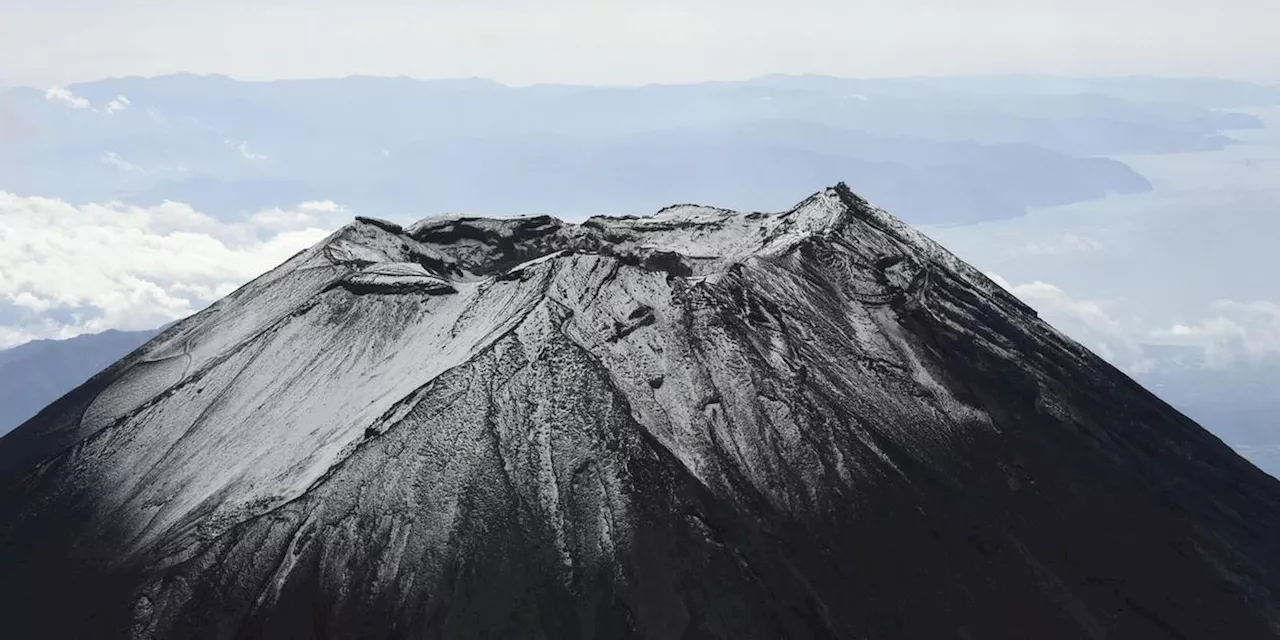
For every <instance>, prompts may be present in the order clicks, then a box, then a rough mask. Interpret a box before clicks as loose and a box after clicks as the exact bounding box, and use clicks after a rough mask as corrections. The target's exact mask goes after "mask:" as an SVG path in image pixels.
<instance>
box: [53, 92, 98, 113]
mask: <svg viewBox="0 0 1280 640" xmlns="http://www.w3.org/2000/svg"><path fill="white" fill-rule="evenodd" d="M44 99H45V100H48V101H49V102H52V103H54V104H61V105H66V106H68V107H71V108H72V109H89V108H91V107H92V106H93V105H91V104H89V101H88V100H85V99H84V98H81V97H80V96H77V95H76V94H74V93H71V91H70V90H69V89H67V88H65V87H53V88H51V89H49V90H48V91H46V92H44Z"/></svg>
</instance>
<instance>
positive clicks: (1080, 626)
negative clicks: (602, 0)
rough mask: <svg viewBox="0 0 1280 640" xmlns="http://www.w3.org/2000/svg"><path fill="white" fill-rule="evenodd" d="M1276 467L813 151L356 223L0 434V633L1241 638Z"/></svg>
mask: <svg viewBox="0 0 1280 640" xmlns="http://www.w3.org/2000/svg"><path fill="white" fill-rule="evenodd" d="M1278 525H1280V484H1277V481H1275V480H1274V479H1272V478H1270V477H1269V476H1267V475H1265V474H1263V473H1262V472H1260V471H1258V470H1257V469H1256V468H1254V467H1253V466H1252V465H1250V464H1249V463H1248V462H1246V461H1244V460H1243V459H1241V458H1240V457H1239V456H1237V455H1236V454H1235V453H1234V452H1232V451H1231V450H1230V449H1229V448H1228V447H1226V446H1225V445H1224V444H1223V443H1222V442H1220V441H1219V440H1217V439H1216V438H1214V437H1213V436H1211V435H1210V434H1208V433H1207V432H1205V431H1204V430H1203V429H1201V428H1200V427H1199V426H1197V425H1196V424H1194V423H1193V422H1192V421H1190V420H1188V419H1187V418H1185V417H1183V416H1182V415H1180V414H1178V413H1177V412H1176V411H1174V410H1172V409H1171V408H1169V407H1168V406H1167V405H1165V404H1164V403H1163V402H1161V401H1160V400H1158V399H1157V398H1156V397H1154V396H1152V395H1151V394H1149V393H1148V392H1147V391H1145V390H1143V389H1142V388H1141V387H1140V386H1138V385H1137V384H1136V383H1134V382H1133V381H1131V380H1130V379H1129V378H1127V377H1125V376H1124V375H1123V374H1121V373H1120V372H1118V371H1116V370H1115V369H1113V368H1112V367H1111V366H1109V365H1107V364H1106V363H1105V362H1103V361H1102V360H1101V359H1099V358H1098V357H1096V356H1094V355H1093V354H1092V353H1090V352H1089V351H1087V350H1086V349H1084V348H1082V347H1080V346H1079V345H1077V344H1075V343H1074V342H1072V341H1071V340H1069V339H1067V338H1065V337H1063V336H1062V335H1061V334H1059V333H1058V332H1056V331H1054V330H1053V329H1052V328H1051V327H1049V326H1048V325H1046V324H1045V323H1044V322H1042V321H1041V320H1040V319H1039V318H1037V316H1036V314H1035V313H1034V312H1033V311H1032V310H1031V309H1029V308H1028V307H1026V306H1024V305H1023V304H1021V303H1020V302H1019V301H1018V300H1016V299H1015V298H1014V297H1012V296H1011V295H1009V294H1008V293H1007V292H1005V291H1004V290H1002V289H1001V288H999V287H998V286H996V285H995V284H993V283H992V282H990V281H989V280H988V279H987V278H985V277H984V276H983V275H982V274H980V273H978V272H977V271H976V270H974V269H973V268H971V267H969V266H968V265H966V264H964V263H963V262H961V261H959V260H958V259H956V258H955V257H954V256H952V255H951V254H949V253H948V252H946V251H945V250H943V249H942V248H940V247H939V246H937V245H936V244H934V243H933V242H931V241H930V240H928V239H927V238H925V237H923V236H921V235H920V234H919V233H917V232H915V231H914V230H912V229H911V228H910V227H908V226H906V225H904V224H902V223H900V222H898V221H897V220H895V219H894V218H893V217H891V216H890V215H888V214H886V213H885V212H883V211H881V210H878V209H876V208H874V207H872V206H870V205H868V204H867V203H866V202H864V201H863V200H861V199H859V198H858V197H857V196H855V195H854V194H853V193H851V192H850V191H849V189H848V188H846V187H844V186H843V185H840V186H837V187H834V188H831V189H827V190H825V191H823V192H821V193H818V194H816V195H814V196H812V197H810V198H808V199H807V200H805V201H804V202H802V203H801V204H799V205H797V206H796V207H795V208H794V209H792V210H790V211H786V212H781V213H735V212H731V211H725V210H720V209H714V208H707V207H698V206H687V205H686V206H677V207H672V208H669V209H666V210H664V211H662V212H660V213H658V214H657V215H655V216H652V217H643V218H639V217H637V218H608V217H597V218H591V219H589V220H587V221H585V222H583V223H581V224H569V223H565V222H561V221H559V220H557V219H554V218H550V217H527V218H517V219H483V218H467V217H448V218H429V219H426V220H424V221H422V222H419V223H417V224H415V225H412V226H409V227H407V228H401V227H400V226H398V225H394V224H391V223H387V222H383V221H378V220H372V219H358V220H357V221H355V222H353V223H352V224H350V225H348V226H346V227H344V228H343V229H341V230H339V231H337V232H336V233H334V234H333V235H332V236H331V237H330V238H328V239H327V240H325V241H324V242H322V243H321V244H319V245H317V246H316V247H313V248H311V249H308V250H306V251H303V252H301V253H299V254H298V255H296V256H294V257H293V258H291V259H290V260H289V261H287V262H286V263H284V264H283V265H281V266H280V267H278V268H277V269H275V270H273V271H271V272H270V273H267V274H266V275H264V276H262V277H260V278H258V279H257V280H255V281H253V282H252V283H250V284H248V285H246V286H245V287H243V288H241V289H240V290H238V291H236V292H235V293H233V294H231V295H230V296H228V297H227V298H225V299H223V300H221V301H219V302H218V303H216V304H214V305H213V306H211V307H210V308H208V309H207V310H205V311H203V312H201V313H199V314H197V315H195V316H193V317H191V318H189V319H187V320H185V321H183V322H181V323H178V324H177V325H175V326H173V327H172V328H170V329H168V330H167V331H165V332H164V333H163V334H161V335H160V336H158V337H157V338H155V339H154V340H152V341H151V342H149V343H148V344H147V345H145V346H144V347H142V348H141V349H139V350H138V351H136V352H135V353H133V354H131V355H130V356H128V357H127V358H125V359H124V360H121V361H120V362H118V363H116V364H115V365H113V366H111V367H110V368H108V369H107V370H105V371H103V372H102V373H101V374H99V375H98V376H96V377H95V378H93V379H92V380H90V381H89V382H88V383H86V384H85V385H83V386H82V387H80V388H79V389H77V390H75V391H73V392H72V393H70V394H68V395H67V396H65V397H64V398H62V399H61V400H59V401H58V402H56V403H54V404H53V405H51V406H50V407H48V408H47V409H45V410H44V411H43V412H42V413H41V414H40V415H38V416H36V417H35V418H34V419H33V420H31V421H29V422H28V423H27V424H25V425H23V426H22V427H20V428H19V429H18V430H16V431H15V432H14V433H12V434H11V435H9V436H7V437H5V438H3V439H2V440H0V554H2V558H3V562H0V611H3V615H0V625H3V626H2V627H0V628H3V629H4V630H5V633H6V635H8V636H9V637H134V638H179V637H180V638H265V637H272V638H277V637H278V638H285V637H288V638H500V637H501V638H547V639H560V638H631V637H635V638H726V639H728V638H733V639H751V638H771V639H772V638H842V639H843V638H851V639H852V638H867V639H879V638H929V639H935V638H961V639H990V638H1010V639H1013V638H1018V639H1025V638H1037V639H1053V638H1125V639H1130V638H1183V639H1187V638H1193V639H1199V638H1214V639H1218V638H1224V639H1225V638H1231V639H1236V640H1240V639H1249V638H1275V637H1280V591H1277V590H1278V589H1280V535H1277V534H1278V533H1280V528H1277V527H1278Z"/></svg>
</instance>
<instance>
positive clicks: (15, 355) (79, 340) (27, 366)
mask: <svg viewBox="0 0 1280 640" xmlns="http://www.w3.org/2000/svg"><path fill="white" fill-rule="evenodd" d="M158 332H159V331H158V330H153V331H106V332H103V333H98V334H92V335H83V336H77V337H75V338H71V339H68V340H35V341H33V342H28V343H26V344H22V345H19V346H17V347H13V348H12V349H5V350H2V351H0V436H2V435H4V434H6V433H8V432H9V431H10V430H12V429H13V428H14V427H17V426H18V425H20V424H22V423H23V422H25V421H26V420H27V419H28V418H31V417H32V416H34V415H36V413H37V412H39V411H40V410H41V409H43V408H44V407H45V405H47V404H49V403H51V402H53V401H54V400H57V399H58V398H59V397H61V396H62V394H64V393H66V392H68V391H70V390H72V389H74V388H75V387H77V386H79V385H80V383H82V382H84V381H85V380H88V379H89V378H91V377H93V375H94V374H95V373H97V372H98V371H101V370H102V369H104V368H106V366H107V365H109V364H111V363H112V362H115V361H116V360H119V359H120V358H123V357H124V356H126V355H128V354H129V352H131V351H133V350H134V349H136V348H138V347H139V346H141V345H142V344H143V343H144V342H146V341H147V340H150V339H151V338H152V337H154V336H155V335H156V334H157V333H158Z"/></svg>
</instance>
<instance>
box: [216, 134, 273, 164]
mask: <svg viewBox="0 0 1280 640" xmlns="http://www.w3.org/2000/svg"><path fill="white" fill-rule="evenodd" d="M223 143H225V144H226V145H227V146H228V147H231V148H232V149H235V150H236V151H237V152H239V153H240V157H241V158H244V159H245V160H249V161H250V162H261V161H263V160H266V159H267V156H266V154H262V153H256V152H254V151H253V150H251V149H249V141H248V140H232V139H231V138H226V139H224V140H223Z"/></svg>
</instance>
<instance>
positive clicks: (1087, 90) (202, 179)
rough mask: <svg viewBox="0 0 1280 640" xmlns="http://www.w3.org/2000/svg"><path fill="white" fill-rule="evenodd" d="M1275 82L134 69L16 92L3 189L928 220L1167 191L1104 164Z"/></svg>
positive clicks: (390, 207)
mask: <svg viewBox="0 0 1280 640" xmlns="http://www.w3.org/2000/svg"><path fill="white" fill-rule="evenodd" d="M1274 103H1280V91H1277V90H1275V89H1274V88H1269V87H1261V86H1256V85H1248V84H1244V83H1231V82H1225V81H1209V80H1159V79H1147V78H1131V79H1097V80H1090V79H1060V78H958V79H957V78H951V79H907V80H849V79H840V78H828V77H818V76H770V77H764V78H759V79H756V80H752V81H747V82H720V83H705V84H690V85H665V86H664V85H650V86H642V87H582V86H551V85H539V86H532V87H507V86H504V85H501V84H498V83H495V82H491V81H487V80H440V81H423V80H414V79H409V78H370V77H350V78H342V79H331V80H294V81H277V82H241V81H237V80H234V79H231V78H227V77H224V76H195V75H172V76H164V77H158V78H120V79H111V80H103V81H100V82H93V83H87V84H81V85H73V86H70V87H67V88H66V90H65V91H62V92H54V93H50V92H47V91H45V90H44V89H32V88H18V89H11V90H9V91H7V92H4V93H3V94H0V142H3V144H2V145H0V149H2V150H0V190H7V191H11V192H15V193H20V194H24V195H44V196H56V197H62V198H66V199H70V200H73V201H102V200H115V199H118V200H125V201H129V202H134V203H139V204H149V203H156V202H160V201H162V200H176V201H184V202H189V203H191V204H193V205H195V206H196V207H197V208H199V209H201V210H203V211H207V212H210V213H213V214H215V215H218V216H220V217H235V216H237V215H240V214H243V213H246V212H250V211H254V210H258V209H262V208H266V207H273V206H290V205H294V204H297V203H298V202H301V201H306V200H333V201H337V202H340V203H342V204H345V205H347V206H349V207H352V208H354V209H356V210H358V211H360V212H362V213H367V214H373V215H384V216H392V217H395V216H404V217H411V216H419V215H422V214H425V213H432V212H439V211H447V210H465V211H468V212H473V213H490V214H507V213H516V212H529V211H539V210H541V211H556V212H558V213H560V214H568V215H586V214H594V213H601V212H636V213H648V212H651V211H653V210H655V209H657V208H658V207H661V206H663V205H665V204H668V203H670V202H691V201H704V202H705V201H714V202H718V203H721V204H723V205H725V206H729V207H760V208H771V207H774V208H776V207H780V206H785V205H786V204H787V203H788V202H789V200H790V199H791V198H792V197H793V196H792V194H794V193H795V192H796V191H797V190H801V191H803V190H807V189H810V188H812V186H813V185H815V184H821V183H823V182H831V181H835V180H837V179H851V180H852V181H853V182H854V183H855V185H856V187H857V188H858V189H859V190H860V191H861V192H862V193H865V194H866V195H867V196H868V197H869V198H871V199H872V200H874V201H876V202H878V203H881V204H883V205H884V206H886V207H889V208H891V209H893V210H894V211H897V212H899V213H901V214H902V215H903V217H905V218H906V219H908V220H909V221H913V222H970V221H975V220H985V219H993V218H1001V217H1009V216H1016V215H1019V214H1021V213H1022V212H1024V211H1025V210H1026V208H1027V207H1032V206H1040V205H1056V204H1065V203H1070V202H1077V201H1082V200H1088V199H1092V198H1098V197H1101V196H1104V195H1106V194H1108V193H1135V192H1141V191H1144V190H1146V189H1149V188H1150V185H1149V184H1148V183H1147V181H1146V180H1145V179H1144V178H1143V177H1142V176H1140V175H1138V174H1137V173H1135V172H1134V171H1133V170H1131V169H1130V168H1129V167H1127V166H1125V165H1124V164H1122V163H1119V162H1115V161H1112V160H1105V159H1100V158H1097V157H1096V156H1101V155H1112V154H1126V153H1172V152H1181V151H1196V150H1207V149H1218V148H1222V147H1224V146H1225V145H1228V144H1230V143H1231V139H1230V131H1231V130H1234V129H1244V128H1252V127H1258V126H1261V123H1260V121H1259V120H1257V119H1256V118H1254V117H1253V116H1250V115H1246V114H1240V113H1231V112H1230V111H1229V110H1230V109H1231V108H1236V107H1250V106H1257V105H1261V104H1274Z"/></svg>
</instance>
